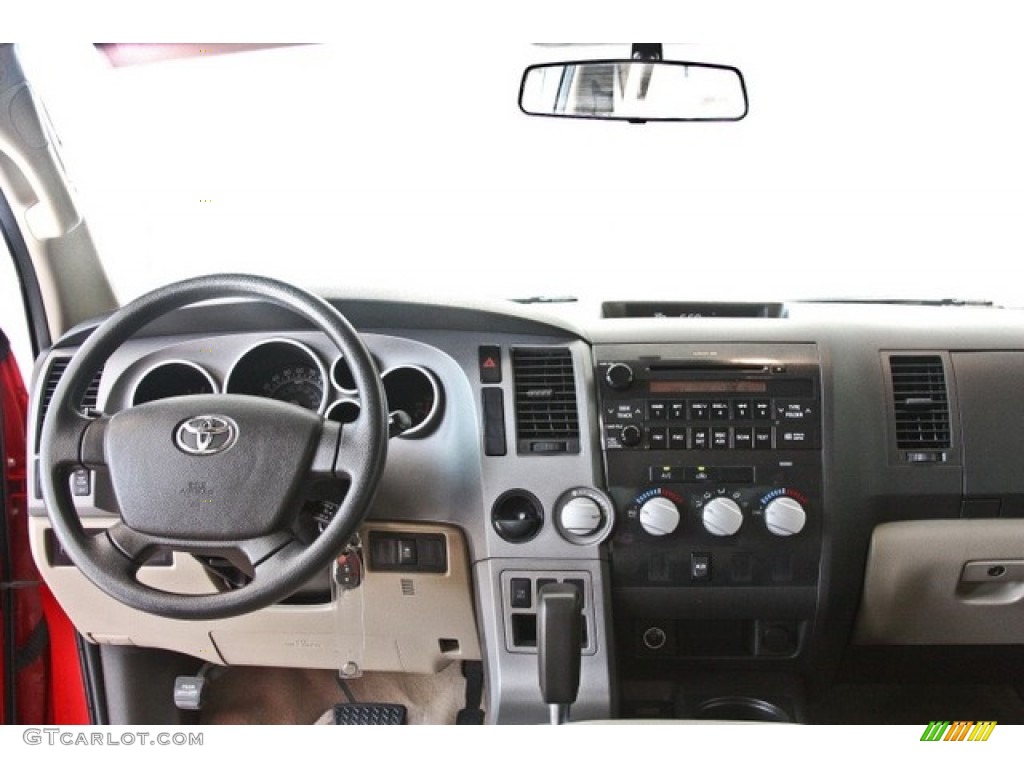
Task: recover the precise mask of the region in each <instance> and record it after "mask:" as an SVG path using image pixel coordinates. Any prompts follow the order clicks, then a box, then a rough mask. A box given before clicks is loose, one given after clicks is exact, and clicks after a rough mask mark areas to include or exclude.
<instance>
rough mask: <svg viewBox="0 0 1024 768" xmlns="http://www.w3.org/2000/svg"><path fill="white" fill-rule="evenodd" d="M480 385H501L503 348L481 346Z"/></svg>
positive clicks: (487, 345)
mask: <svg viewBox="0 0 1024 768" xmlns="http://www.w3.org/2000/svg"><path fill="white" fill-rule="evenodd" d="M480 383H481V384H500V383H501V347H499V346H497V345H489V344H485V345H481V347H480Z"/></svg>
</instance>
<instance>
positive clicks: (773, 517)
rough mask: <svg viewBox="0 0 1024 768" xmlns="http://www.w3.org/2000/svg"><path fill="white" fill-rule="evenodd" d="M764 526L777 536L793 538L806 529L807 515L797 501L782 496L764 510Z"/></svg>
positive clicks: (769, 503) (772, 501)
mask: <svg viewBox="0 0 1024 768" xmlns="http://www.w3.org/2000/svg"><path fill="white" fill-rule="evenodd" d="M764 524H765V525H766V526H768V530H769V531H771V532H772V533H774V534H775V535H776V536H792V535H794V534H796V533H800V531H802V530H803V529H804V526H805V525H806V524H807V513H806V512H805V511H804V507H803V505H802V504H801V503H800V502H799V501H797V500H796V499H794V498H791V497H789V496H780V497H779V498H777V499H772V500H771V501H770V502H768V506H766V507H765V508H764Z"/></svg>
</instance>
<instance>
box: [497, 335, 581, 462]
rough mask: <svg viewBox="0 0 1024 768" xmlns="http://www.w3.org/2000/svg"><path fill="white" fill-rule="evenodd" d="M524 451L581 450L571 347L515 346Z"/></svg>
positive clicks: (521, 447)
mask: <svg viewBox="0 0 1024 768" xmlns="http://www.w3.org/2000/svg"><path fill="white" fill-rule="evenodd" d="M512 371H513V376H514V378H515V388H516V435H517V439H518V447H519V452H520V453H545V454H552V453H555V454H557V453H579V451H580V425H579V414H578V411H577V408H576V379H575V376H574V374H573V367H572V355H571V354H570V352H569V350H568V349H558V348H542V349H513V350H512Z"/></svg>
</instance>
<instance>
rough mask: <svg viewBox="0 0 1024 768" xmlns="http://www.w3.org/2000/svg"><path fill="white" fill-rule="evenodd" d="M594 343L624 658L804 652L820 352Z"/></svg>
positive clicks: (704, 658)
mask: <svg viewBox="0 0 1024 768" xmlns="http://www.w3.org/2000/svg"><path fill="white" fill-rule="evenodd" d="M594 352H595V362H596V366H597V370H596V381H597V389H598V392H599V402H600V419H601V438H602V443H603V454H604V461H605V472H606V477H607V483H608V491H609V493H610V495H611V497H612V499H613V501H614V503H615V507H616V509H617V510H618V512H617V515H618V518H617V520H616V526H615V534H614V537H613V539H612V540H611V576H612V601H613V607H614V616H615V618H616V638H617V644H618V651H619V659H620V662H621V663H623V664H625V665H626V666H627V667H628V666H629V665H630V664H637V663H639V664H641V665H642V664H643V663H644V662H653V663H654V664H655V666H656V667H658V668H660V669H666V667H665V665H666V664H668V665H670V666H669V667H668V668H671V665H672V664H674V663H678V664H680V665H684V664H687V663H688V662H692V661H699V662H701V663H702V664H705V663H708V662H713V661H714V660H726V661H736V660H743V661H744V663H746V662H750V663H752V664H754V666H755V667H761V666H771V664H770V662H773V661H774V662H779V661H780V660H790V659H795V658H798V657H799V656H800V654H801V653H802V652H803V651H804V650H805V647H806V642H807V639H808V635H809V632H808V629H809V626H810V623H811V622H812V620H813V619H814V615H815V611H816V607H817V592H818V571H819V566H820V561H821V548H822V518H823V500H822V441H823V435H822V397H821V370H820V362H819V359H818V353H817V349H816V347H815V346H814V345H812V344H756V345H738V344H729V345H724V344H721V345H719V344H621V345H603V346H598V347H596V348H595V350H594Z"/></svg>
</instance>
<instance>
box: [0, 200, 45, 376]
mask: <svg viewBox="0 0 1024 768" xmlns="http://www.w3.org/2000/svg"><path fill="white" fill-rule="evenodd" d="M0 231H2V233H3V237H4V241H5V242H6V243H7V249H8V250H9V251H10V253H11V256H12V258H13V259H14V271H15V272H16V273H17V275H18V283H19V285H20V287H21V298H22V301H23V302H24V309H25V315H26V317H27V318H28V325H29V334H30V336H31V338H32V354H33V355H34V356H36V357H38V356H39V353H40V352H42V351H43V350H45V349H49V348H50V344H51V343H52V339H51V338H50V326H49V324H48V323H47V321H46V304H45V303H44V302H43V292H42V290H41V289H40V287H39V280H38V278H37V277H36V272H35V267H34V266H33V265H32V258H31V256H29V253H28V246H27V245H25V238H24V237H22V235H21V229H20V228H19V227H18V222H17V219H16V218H15V216H14V211H13V209H12V208H11V205H10V203H8V202H7V196H6V195H4V193H3V191H0Z"/></svg>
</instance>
